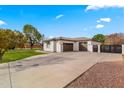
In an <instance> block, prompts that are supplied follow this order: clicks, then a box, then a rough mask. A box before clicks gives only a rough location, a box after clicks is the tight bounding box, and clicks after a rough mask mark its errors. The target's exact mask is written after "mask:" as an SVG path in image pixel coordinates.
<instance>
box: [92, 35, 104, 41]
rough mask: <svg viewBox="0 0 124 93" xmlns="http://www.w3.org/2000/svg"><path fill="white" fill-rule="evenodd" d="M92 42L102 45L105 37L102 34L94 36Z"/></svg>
mask: <svg viewBox="0 0 124 93" xmlns="http://www.w3.org/2000/svg"><path fill="white" fill-rule="evenodd" d="M92 39H93V40H95V41H97V42H101V43H103V42H104V41H105V36H104V35H103V34H97V35H94V36H93V38H92Z"/></svg>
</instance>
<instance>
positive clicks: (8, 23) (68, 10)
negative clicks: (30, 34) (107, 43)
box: [0, 5, 124, 37]
mask: <svg viewBox="0 0 124 93" xmlns="http://www.w3.org/2000/svg"><path fill="white" fill-rule="evenodd" d="M25 24H32V25H33V26H35V27H36V28H37V29H38V30H39V31H40V32H41V33H43V34H45V36H46V37H58V36H64V37H92V36H93V35H95V34H98V33H101V34H111V33H116V32H124V7H95V6H87V5H73V6H72V5H68V6H66V5H65V6H59V5H55V6H50V5H48V6H45V5H44V6H43V5H41V6H31V5H30V6H24V5H23V6H12V5H11V6H0V28H9V29H13V30H14V29H15V30H19V31H22V28H23V26H24V25H25Z"/></svg>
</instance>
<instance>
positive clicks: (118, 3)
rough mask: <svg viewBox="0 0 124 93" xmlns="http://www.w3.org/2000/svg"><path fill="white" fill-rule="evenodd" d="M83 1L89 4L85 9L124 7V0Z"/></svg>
mask: <svg viewBox="0 0 124 93" xmlns="http://www.w3.org/2000/svg"><path fill="white" fill-rule="evenodd" d="M83 3H84V4H85V5H88V6H87V7H86V9H85V11H89V10H99V9H102V8H112V7H116V8H124V2H123V0H113V1H111V0H84V1H83Z"/></svg>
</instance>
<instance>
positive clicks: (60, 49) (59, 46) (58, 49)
mask: <svg viewBox="0 0 124 93" xmlns="http://www.w3.org/2000/svg"><path fill="white" fill-rule="evenodd" d="M56 52H63V46H62V41H56Z"/></svg>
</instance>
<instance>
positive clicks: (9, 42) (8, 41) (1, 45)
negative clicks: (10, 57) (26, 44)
mask: <svg viewBox="0 0 124 93" xmlns="http://www.w3.org/2000/svg"><path fill="white" fill-rule="evenodd" d="M14 45H15V36H14V32H13V31H11V30H10V29H0V61H1V60H2V56H3V55H4V53H5V52H6V51H7V50H8V49H10V48H12V47H13V46H14Z"/></svg>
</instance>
